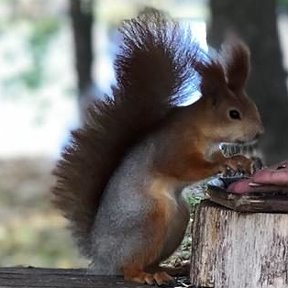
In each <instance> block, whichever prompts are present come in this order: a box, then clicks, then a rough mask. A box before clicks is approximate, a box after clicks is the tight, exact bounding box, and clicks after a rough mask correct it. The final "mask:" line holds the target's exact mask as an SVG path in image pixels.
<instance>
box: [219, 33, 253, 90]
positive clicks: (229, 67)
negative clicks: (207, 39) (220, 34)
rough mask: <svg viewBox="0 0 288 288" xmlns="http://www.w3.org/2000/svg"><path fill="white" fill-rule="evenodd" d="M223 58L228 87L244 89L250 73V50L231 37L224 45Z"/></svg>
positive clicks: (234, 37)
mask: <svg viewBox="0 0 288 288" xmlns="http://www.w3.org/2000/svg"><path fill="white" fill-rule="evenodd" d="M221 56H222V59H223V61H224V67H225V74H226V79H227V84H228V87H229V88H230V89H231V90H234V91H235V90H236V91H237V90H240V89H242V88H243V87H244V86H245V84H246V81H247V78H248V76H249V73H250V50H249V48H248V46H247V45H246V44H245V43H244V42H243V41H241V40H240V39H239V38H238V37H236V36H235V35H229V37H227V39H226V40H225V42H224V43H223V45H222V50H221Z"/></svg>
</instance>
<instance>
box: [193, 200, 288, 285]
mask: <svg viewBox="0 0 288 288" xmlns="http://www.w3.org/2000/svg"><path fill="white" fill-rule="evenodd" d="M192 241H193V243H192V256H191V257H192V258H191V272H190V276H191V283H192V284H194V285H195V286H197V287H199V286H201V287H213V288H287V287H288V214H284V213H283V214H280V213H278V214H277V213H239V212H236V211H233V210H229V209H227V208H223V207H221V206H218V205H217V204H213V203H212V202H210V201H203V202H202V203H200V205H198V207H197V208H196V211H195V216H194V222H193V227H192Z"/></svg>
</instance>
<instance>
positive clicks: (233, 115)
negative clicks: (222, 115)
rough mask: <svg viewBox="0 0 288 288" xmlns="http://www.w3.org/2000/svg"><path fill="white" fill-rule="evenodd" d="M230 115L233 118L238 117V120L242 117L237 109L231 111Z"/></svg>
mask: <svg viewBox="0 0 288 288" xmlns="http://www.w3.org/2000/svg"><path fill="white" fill-rule="evenodd" d="M229 116H230V118H231V119H237V120H240V119H241V117H240V113H239V111H237V110H235V109H233V110H230V111H229Z"/></svg>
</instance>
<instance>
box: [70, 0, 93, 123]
mask: <svg viewBox="0 0 288 288" xmlns="http://www.w3.org/2000/svg"><path fill="white" fill-rule="evenodd" d="M93 5H94V0H70V16H71V21H72V29H73V37H74V45H75V63H76V71H77V79H78V95H79V98H78V100H79V111H80V119H81V120H82V121H84V119H85V114H86V109H87V106H88V104H87V103H88V102H90V100H91V99H89V98H91V95H89V94H90V93H91V91H89V90H90V89H91V87H92V84H93V80H92V64H93V47H92V42H93V40H92V28H93V21H94V17H93ZM86 98H87V99H86Z"/></svg>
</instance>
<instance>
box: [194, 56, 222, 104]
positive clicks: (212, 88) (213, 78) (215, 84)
mask: <svg viewBox="0 0 288 288" xmlns="http://www.w3.org/2000/svg"><path fill="white" fill-rule="evenodd" d="M195 70H196V71H197V72H198V73H199V75H200V77H201V82H200V90H201V93H202V95H203V96H204V97H208V96H209V97H213V103H216V102H217V99H218V98H219V96H220V95H219V92H222V91H223V89H225V87H227V84H226V80H225V74H224V70H223V67H222V65H221V63H220V62H219V61H218V60H217V59H216V60H212V59H209V61H208V62H206V61H202V62H201V61H200V62H198V63H197V64H196V65H195Z"/></svg>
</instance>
